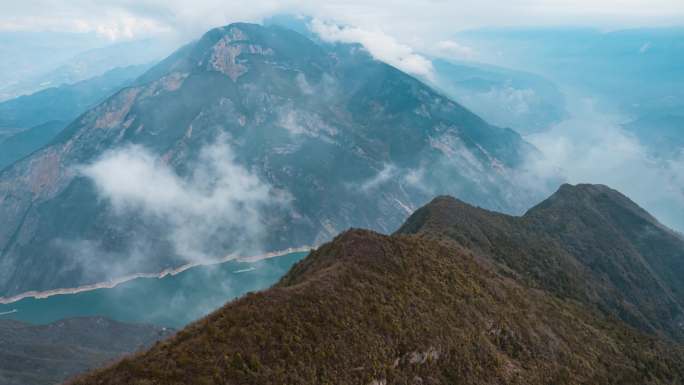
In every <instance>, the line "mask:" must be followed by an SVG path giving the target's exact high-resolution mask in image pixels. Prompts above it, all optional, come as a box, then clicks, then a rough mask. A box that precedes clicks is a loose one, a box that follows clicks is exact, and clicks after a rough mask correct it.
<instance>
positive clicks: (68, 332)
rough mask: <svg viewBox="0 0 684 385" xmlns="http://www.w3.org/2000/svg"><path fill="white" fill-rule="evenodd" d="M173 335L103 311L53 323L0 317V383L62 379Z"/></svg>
mask: <svg viewBox="0 0 684 385" xmlns="http://www.w3.org/2000/svg"><path fill="white" fill-rule="evenodd" d="M170 335H171V330H170V329H164V328H159V327H154V326H148V325H133V324H124V323H120V322H115V321H111V320H108V319H106V318H101V317H93V318H71V319H65V320H62V321H58V322H55V323H51V324H49V325H31V324H27V323H23V322H18V321H8V320H0V342H1V343H0V384H2V385H43V384H45V385H51V384H55V383H59V382H61V381H64V380H65V379H67V378H69V377H71V376H73V375H75V374H77V373H82V372H84V371H86V370H89V369H92V368H95V367H97V366H101V365H103V364H105V363H107V362H111V361H113V360H114V359H116V358H119V357H121V356H122V355H124V354H128V353H131V352H135V351H137V350H139V349H142V348H144V347H148V346H150V345H151V344H152V343H154V342H155V341H157V340H160V339H162V338H165V337H168V336H170Z"/></svg>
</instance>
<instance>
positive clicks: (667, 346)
mask: <svg viewBox="0 0 684 385" xmlns="http://www.w3.org/2000/svg"><path fill="white" fill-rule="evenodd" d="M578 203H579V204H578ZM565 211H569V213H568V214H567V216H568V217H571V218H574V220H573V221H571V222H566V221H565V220H566V219H568V218H567V217H563V216H562V215H563V214H562V213H563V212H565ZM597 211H598V212H597ZM541 218H545V219H544V220H543V221H544V223H547V224H550V225H551V227H550V228H545V227H537V228H535V229H536V231H537V234H544V232H545V231H546V234H547V236H546V237H545V238H543V239H541V240H539V242H538V243H530V244H528V245H527V247H526V249H525V250H526V251H528V252H529V253H530V254H533V255H535V256H536V257H537V259H536V260H530V261H528V262H529V263H530V264H534V263H537V265H536V266H535V265H531V266H527V269H529V271H532V272H536V273H539V274H541V275H542V276H543V275H544V274H545V273H548V277H549V278H550V279H551V278H552V277H554V276H558V272H557V271H556V270H555V269H556V267H557V266H558V265H557V262H558V261H561V260H563V259H564V258H568V255H567V254H560V255H559V254H556V253H560V252H561V251H559V250H558V249H557V248H556V247H555V245H554V244H553V242H552V241H551V239H556V240H561V239H562V240H565V241H566V242H567V243H568V244H570V243H571V242H570V240H574V243H572V244H573V245H574V246H575V247H576V248H577V250H576V251H577V252H578V254H577V255H580V256H581V257H583V258H593V257H595V258H596V259H597V260H600V261H603V262H601V263H604V265H610V263H611V262H613V261H616V260H615V258H614V257H615V256H614V255H610V253H606V254H603V255H594V254H591V252H592V250H595V249H600V248H601V247H603V245H605V244H606V243H607V242H606V241H605V240H603V236H606V235H607V234H605V233H602V232H596V233H595V232H594V231H595V230H597V228H600V227H601V226H604V225H605V226H608V229H607V230H606V231H608V232H611V233H615V234H620V235H621V236H623V237H624V238H625V239H628V238H631V237H630V236H631V235H632V234H631V231H633V230H635V229H641V230H648V231H651V230H652V231H654V232H656V233H657V234H659V235H658V236H659V237H662V239H661V243H660V244H656V246H657V245H660V247H661V248H662V247H665V246H666V245H667V244H668V242H670V241H671V242H680V241H681V239H680V240H678V241H676V240H672V239H669V238H668V237H669V236H670V235H671V234H670V233H668V230H667V229H663V228H661V227H658V226H656V225H657V223H656V222H654V221H653V220H652V218H651V217H650V216H649V215H648V214H647V213H645V212H643V211H642V210H640V209H638V207H636V205H634V204H633V203H632V202H630V201H629V200H628V199H627V198H625V197H624V196H622V195H620V194H618V193H617V192H614V191H612V190H609V189H607V188H606V187H603V186H577V187H572V186H564V187H563V188H561V189H560V191H559V192H558V193H557V194H555V195H554V196H552V197H551V198H549V199H548V200H546V201H544V202H543V203H541V204H540V205H539V206H537V207H535V208H534V209H532V210H530V212H528V214H526V215H525V217H522V218H518V219H512V218H511V217H508V216H505V215H503V214H496V213H491V212H487V211H484V210H482V209H478V208H476V207H473V206H469V205H466V204H464V203H462V202H460V201H457V200H455V199H453V198H448V197H440V198H437V199H435V200H434V201H433V202H431V203H430V204H428V205H427V206H425V207H424V208H422V209H420V210H418V211H417V212H416V214H414V215H413V216H412V217H411V218H410V219H409V220H408V221H407V222H406V224H405V225H404V226H403V227H402V230H400V231H399V232H397V233H395V234H394V235H391V236H386V235H381V234H378V233H375V232H371V231H367V230H349V231H347V232H345V233H343V234H342V235H340V236H338V237H336V238H335V239H334V240H333V241H332V242H330V243H328V244H325V245H323V246H321V247H320V248H318V249H317V250H316V251H314V252H312V253H311V254H310V255H309V256H307V257H306V258H305V259H304V260H302V261H300V262H299V263H297V264H296V265H295V266H294V267H293V268H292V269H291V270H290V272H289V273H288V274H287V275H285V276H284V277H283V278H282V279H281V281H280V282H279V283H278V284H277V285H275V286H274V287H272V288H271V289H269V290H266V291H263V292H259V293H253V294H249V295H247V296H245V297H243V298H241V299H239V300H236V301H233V302H230V303H228V304H227V305H225V306H224V307H223V308H221V309H219V310H217V311H216V312H214V313H213V314H211V315H209V316H208V317H206V318H205V319H202V320H199V321H197V322H195V323H194V324H192V325H190V326H188V327H187V328H185V329H183V330H181V331H179V332H178V333H177V334H176V335H175V336H174V337H172V338H171V339H169V340H166V341H164V342H162V343H160V344H158V345H156V346H155V347H154V348H152V349H150V350H149V351H147V352H145V353H141V354H138V355H134V356H131V357H129V358H125V359H123V360H122V361H120V362H119V363H117V364H114V365H112V366H110V367H108V368H105V369H101V370H98V371H94V372H93V373H91V374H88V375H85V376H83V377H81V378H80V379H77V380H75V381H73V382H72V383H71V384H73V385H78V384H101V385H104V384H147V383H164V384H184V383H189V382H192V383H202V384H219V383H221V384H223V383H257V384H281V383H297V384H320V383H328V384H390V383H412V384H453V383H459V384H671V383H679V382H680V381H681V379H682V378H683V376H684V359H683V357H684V356H683V355H682V353H684V350H683V348H682V346H681V345H678V344H675V343H673V342H669V341H668V340H666V339H660V338H658V337H656V336H653V335H648V334H644V333H642V332H639V331H637V330H636V329H634V328H632V327H630V326H627V324H625V323H624V322H622V321H620V320H619V319H618V318H616V317H613V316H611V315H610V312H603V311H601V310H600V309H599V308H598V307H595V306H593V305H590V304H588V303H586V302H585V301H581V300H580V301H578V300H576V299H575V298H574V297H573V296H572V295H566V294H564V293H565V292H563V291H559V290H557V289H556V288H555V287H553V286H551V285H549V284H547V285H538V284H536V282H537V281H530V280H528V279H527V278H528V277H527V276H525V275H524V274H522V271H525V270H523V269H521V268H519V266H517V265H516V266H514V267H513V268H511V267H509V266H507V264H506V263H507V262H506V260H503V259H501V258H496V259H495V258H491V257H492V254H491V253H490V252H489V251H488V250H500V251H502V255H512V256H516V255H518V250H516V247H517V246H515V245H513V244H512V241H510V240H509V239H506V238H504V236H503V235H497V234H499V232H500V229H501V228H502V226H504V223H508V225H506V226H507V228H506V232H505V233H504V234H509V233H510V234H511V237H515V236H516V235H517V234H518V233H521V234H524V233H526V232H527V231H528V230H527V226H528V224H527V222H528V221H529V222H534V221H542V219H541ZM596 218H600V219H602V221H601V222H600V223H596V224H595V223H593V222H591V221H588V220H589V219H596ZM514 220H515V221H518V222H517V223H514ZM583 220H587V221H583ZM537 223H541V222H537ZM461 224H463V225H464V228H465V230H464V228H461V227H458V226H459V225H461ZM651 225H653V226H655V228H651V227H649V226H651ZM594 235H595V236H594ZM653 236H655V235H653V234H651V235H649V237H653ZM649 239H650V240H653V239H652V238H645V239H642V240H641V241H638V240H637V243H640V242H646V241H647V240H649ZM529 240H530V241H534V239H533V238H529ZM485 241H486V243H482V242H485ZM556 242H559V241H556ZM540 245H544V246H545V245H549V246H550V247H548V248H544V249H542V250H540V249H539V247H540ZM592 247H593V248H594V249H591V248H592ZM614 247H619V245H618V246H614ZM676 247H678V250H679V252H680V254H679V256H680V257H681V256H682V255H681V252H682V251H684V247H682V245H681V243H679V244H676ZM580 250H583V251H582V252H581V253H579V251H580ZM623 251H624V252H625V254H624V255H623V260H622V261H617V262H621V263H623V265H621V267H623V268H624V270H625V271H626V272H631V271H632V269H631V266H630V265H629V263H630V261H629V256H630V255H629V254H628V252H629V250H627V249H623ZM542 252H543V254H542ZM657 252H658V249H657V248H656V250H655V254H657ZM649 257H653V256H652V255H649ZM650 261H651V262H652V266H653V268H654V269H656V268H657V269H660V270H658V271H662V270H664V269H665V268H666V266H665V265H661V264H660V263H661V262H662V261H661V260H656V259H655V257H654V258H653V259H651V260H650ZM541 265H543V266H541ZM679 265H680V266H681V262H680V263H679ZM673 266H674V264H671V265H670V266H668V267H673ZM577 268H579V266H577V267H576V268H575V270H576V269H577ZM654 274H655V273H654ZM584 277H586V275H585V276H580V277H578V278H584ZM528 282H529V283H528ZM562 283H563V282H562V281H559V284H562ZM631 283H634V284H635V285H637V287H642V286H641V285H643V287H648V285H649V284H650V282H649V281H648V280H645V281H634V282H631ZM573 284H576V285H577V286H576V287H574V290H576V291H579V292H584V291H591V290H592V289H593V288H594V284H593V282H591V281H587V280H581V279H578V280H577V281H576V282H575V283H573ZM547 287H548V289H547ZM653 300H654V301H660V299H657V298H653ZM635 306H636V307H641V306H643V307H644V308H645V309H648V306H646V305H645V304H644V303H641V302H639V303H635ZM626 318H628V317H626Z"/></svg>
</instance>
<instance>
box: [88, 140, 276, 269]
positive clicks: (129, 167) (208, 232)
mask: <svg viewBox="0 0 684 385" xmlns="http://www.w3.org/2000/svg"><path fill="white" fill-rule="evenodd" d="M79 171H80V172H81V174H82V175H84V176H86V177H88V178H90V179H91V180H92V181H93V182H94V183H95V186H96V187H97V190H98V193H99V194H100V196H101V197H102V198H104V199H107V200H108V201H110V202H111V204H112V205H113V207H114V209H115V210H117V212H120V213H126V212H130V211H134V212H137V213H141V214H142V215H143V216H146V217H149V218H155V219H157V220H161V221H163V223H165V224H166V225H167V226H168V228H169V240H170V241H171V242H172V243H173V245H174V247H175V251H176V253H177V254H178V255H180V256H181V257H183V258H185V259H186V260H187V261H188V262H197V261H203V260H206V259H211V258H216V257H221V256H220V255H207V252H206V250H207V245H208V244H211V243H212V242H211V239H212V237H215V236H216V235H217V233H219V232H221V233H223V234H238V235H239V236H237V237H236V238H234V239H231V241H232V242H234V244H233V247H232V249H233V250H231V251H235V250H239V249H241V248H250V250H253V249H254V248H255V247H258V244H259V241H260V239H261V237H262V236H263V231H264V226H263V224H262V218H261V209H262V208H263V207H265V206H266V205H270V204H284V203H285V199H284V198H279V197H276V196H275V194H274V192H273V191H272V189H271V188H270V187H269V186H268V185H267V184H266V183H264V182H262V181H261V180H260V179H259V178H258V177H257V176H255V175H253V174H251V173H250V172H249V171H248V170H247V169H245V168H244V167H242V166H240V165H238V164H236V163H235V160H234V157H233V153H232V151H231V149H230V147H229V146H228V144H226V141H225V140H219V141H218V142H217V143H216V144H214V145H211V146H207V147H205V148H204V149H203V150H202V151H201V154H200V156H199V160H198V162H197V164H196V165H195V167H194V170H193V171H192V173H191V175H190V176H189V177H188V178H181V177H180V176H178V175H177V174H176V173H175V172H174V171H173V169H172V168H171V167H169V166H168V165H166V164H163V163H161V162H160V160H159V158H158V157H156V156H155V155H153V154H152V153H150V152H149V151H147V150H146V149H145V148H143V147H140V146H128V147H125V148H121V149H117V150H113V151H110V152H107V153H105V154H104V155H103V156H102V157H100V158H99V159H98V160H97V161H95V162H94V163H92V164H89V165H86V166H83V167H81V168H80V169H79Z"/></svg>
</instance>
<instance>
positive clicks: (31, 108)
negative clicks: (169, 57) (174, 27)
mask: <svg viewBox="0 0 684 385" xmlns="http://www.w3.org/2000/svg"><path fill="white" fill-rule="evenodd" d="M149 67H150V66H149V65H135V66H126V67H120V68H115V69H112V70H110V71H107V72H105V73H104V74H102V75H99V76H96V77H93V78H89V79H86V80H82V81H79V82H76V83H70V84H64V85H61V86H58V87H52V88H48V89H45V90H43V91H39V92H36V93H34V94H31V95H26V96H20V97H18V98H15V99H11V100H7V101H4V102H2V103H0V127H2V128H24V129H26V128H30V127H33V126H36V125H38V124H42V123H45V122H47V121H51V120H59V121H63V122H64V124H65V125H66V124H68V123H69V122H71V121H72V120H74V119H76V117H78V115H80V114H81V113H83V112H85V111H86V110H87V109H89V108H92V107H93V106H95V105H96V104H99V103H100V102H102V101H103V100H104V99H106V98H107V97H109V96H110V95H112V94H113V93H115V92H116V91H118V90H120V89H121V88H124V87H126V86H128V85H130V84H131V83H132V82H133V80H135V78H137V77H138V76H140V75H141V74H142V73H143V72H145V71H146V70H147V69H148V68H149Z"/></svg>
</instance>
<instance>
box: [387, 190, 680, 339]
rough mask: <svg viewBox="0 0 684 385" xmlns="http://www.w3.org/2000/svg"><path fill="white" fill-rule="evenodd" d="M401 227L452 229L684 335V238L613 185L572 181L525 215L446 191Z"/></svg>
mask: <svg viewBox="0 0 684 385" xmlns="http://www.w3.org/2000/svg"><path fill="white" fill-rule="evenodd" d="M398 233H408V234H423V233H425V234H426V236H433V235H436V236H437V237H438V238H448V239H450V240H452V241H454V242H455V243H456V244H458V245H460V246H462V247H465V248H467V249H469V250H475V251H476V252H477V253H478V254H479V255H481V256H483V257H486V258H487V259H491V260H494V261H497V262H498V263H500V264H502V265H503V266H504V267H505V271H506V272H507V273H508V274H510V275H512V276H514V277H516V278H517V279H520V280H523V281H525V282H526V283H527V284H529V285H530V286H532V287H536V288H540V289H544V290H548V291H549V292H552V293H554V294H555V295H557V296H559V297H561V298H568V299H573V300H577V301H580V302H584V303H588V304H592V305H595V306H597V307H598V308H600V309H603V310H606V311H608V312H609V313H611V314H613V315H614V316H616V317H618V318H621V319H623V320H624V321H626V322H627V323H629V324H631V325H632V326H635V327H637V328H639V329H642V330H644V331H647V332H651V333H657V334H661V335H663V336H667V337H669V338H672V339H675V340H678V341H682V340H683V339H684V327H683V325H684V323H683V322H684V312H683V309H684V283H683V282H682V281H681V279H680V278H679V277H681V276H682V274H684V240H682V238H681V237H680V236H679V235H678V234H676V233H674V232H672V231H671V230H669V229H667V228H665V227H664V226H662V225H661V224H660V223H659V222H658V221H657V220H655V219H654V218H653V217H652V216H651V215H650V214H648V213H647V212H646V211H644V210H643V209H641V208H640V207H639V206H637V205H636V204H635V203H633V202H632V201H630V200H629V199H628V198H626V197H625V196H623V195H622V194H620V193H619V192H617V191H615V190H612V189H610V188H608V187H605V186H601V185H577V186H571V185H563V186H561V188H560V189H559V190H558V191H557V192H556V193H555V194H554V195H552V196H551V197H550V198H549V199H547V200H545V201H544V202H542V203H540V204H539V205H537V206H535V207H533V208H532V209H530V210H529V211H528V212H527V213H525V215H523V216H521V217H513V216H508V215H504V214H500V213H494V212H490V211H487V210H483V209H480V208H475V207H472V206H470V205H468V204H465V203H463V202H461V201H458V200H455V199H453V198H448V197H444V198H438V199H435V200H434V201H433V202H431V203H430V204H429V205H427V206H425V207H423V208H421V209H420V210H418V211H416V213H415V214H413V215H412V216H411V217H410V218H409V219H408V220H407V222H406V223H405V224H404V225H403V226H402V227H401V228H400V229H399V230H398Z"/></svg>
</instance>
